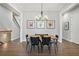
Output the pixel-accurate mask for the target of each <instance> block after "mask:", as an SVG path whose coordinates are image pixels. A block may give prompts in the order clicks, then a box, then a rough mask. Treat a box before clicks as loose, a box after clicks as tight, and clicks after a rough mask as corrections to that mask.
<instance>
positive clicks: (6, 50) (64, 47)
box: [0, 40, 79, 56]
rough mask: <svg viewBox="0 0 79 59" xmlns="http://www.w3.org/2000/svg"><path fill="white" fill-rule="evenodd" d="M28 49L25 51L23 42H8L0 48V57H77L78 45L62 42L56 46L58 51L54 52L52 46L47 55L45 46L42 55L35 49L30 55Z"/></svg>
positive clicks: (78, 54)
mask: <svg viewBox="0 0 79 59" xmlns="http://www.w3.org/2000/svg"><path fill="white" fill-rule="evenodd" d="M29 51H30V48H27V50H26V44H25V42H23V43H19V42H9V43H6V44H3V45H2V46H0V56H79V45H77V44H74V43H71V42H68V41H66V40H63V43H62V44H60V43H59V44H58V51H56V53H55V50H54V46H52V48H51V53H49V51H48V48H47V46H45V47H44V51H43V53H41V51H40V52H39V53H38V51H37V47H36V48H35V50H34V49H33V51H32V52H31V53H30V52H29Z"/></svg>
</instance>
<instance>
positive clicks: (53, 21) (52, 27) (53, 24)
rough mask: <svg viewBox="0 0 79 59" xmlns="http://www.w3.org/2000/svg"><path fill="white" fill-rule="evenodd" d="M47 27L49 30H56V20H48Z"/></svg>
mask: <svg viewBox="0 0 79 59" xmlns="http://www.w3.org/2000/svg"><path fill="white" fill-rule="evenodd" d="M46 27H47V29H54V28H55V20H47V21H46Z"/></svg>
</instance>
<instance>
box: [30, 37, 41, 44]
mask: <svg viewBox="0 0 79 59" xmlns="http://www.w3.org/2000/svg"><path fill="white" fill-rule="evenodd" d="M30 41H31V44H32V45H39V42H40V39H39V37H30Z"/></svg>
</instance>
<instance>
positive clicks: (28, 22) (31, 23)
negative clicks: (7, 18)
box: [27, 20, 35, 29]
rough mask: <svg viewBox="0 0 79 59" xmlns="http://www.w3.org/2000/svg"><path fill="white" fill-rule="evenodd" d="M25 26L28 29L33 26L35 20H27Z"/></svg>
mask: <svg viewBox="0 0 79 59" xmlns="http://www.w3.org/2000/svg"><path fill="white" fill-rule="evenodd" d="M27 28H28V29H33V28H35V21H34V20H27Z"/></svg>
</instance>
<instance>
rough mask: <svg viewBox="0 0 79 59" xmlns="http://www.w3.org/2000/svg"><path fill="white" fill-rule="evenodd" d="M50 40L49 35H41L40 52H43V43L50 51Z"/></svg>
mask: <svg viewBox="0 0 79 59" xmlns="http://www.w3.org/2000/svg"><path fill="white" fill-rule="evenodd" d="M50 41H51V37H44V36H43V37H42V42H41V52H43V47H44V46H45V45H47V46H48V50H49V53H50V47H51V45H50Z"/></svg>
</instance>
